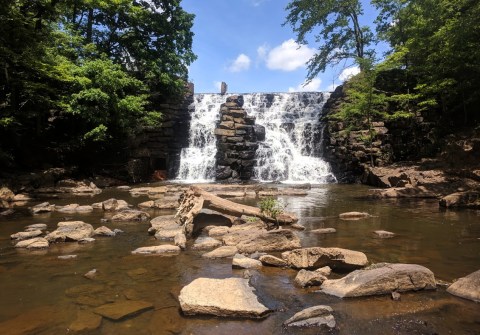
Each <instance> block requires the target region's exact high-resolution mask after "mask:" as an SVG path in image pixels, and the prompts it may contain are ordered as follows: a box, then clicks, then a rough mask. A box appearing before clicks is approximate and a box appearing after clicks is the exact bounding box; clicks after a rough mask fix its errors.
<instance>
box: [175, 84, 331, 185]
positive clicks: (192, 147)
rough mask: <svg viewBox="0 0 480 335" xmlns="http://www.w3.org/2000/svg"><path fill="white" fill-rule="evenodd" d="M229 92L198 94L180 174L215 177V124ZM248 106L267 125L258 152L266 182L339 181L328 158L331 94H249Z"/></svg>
mask: <svg viewBox="0 0 480 335" xmlns="http://www.w3.org/2000/svg"><path fill="white" fill-rule="evenodd" d="M226 97H227V96H225V95H223V96H222V95H219V94H196V95H195V99H194V100H195V102H194V104H195V110H194V111H193V112H192V121H191V125H190V134H189V147H188V148H185V149H182V154H181V162H180V169H179V173H178V179H180V180H183V181H185V182H205V181H213V180H214V178H215V154H216V139H215V136H214V130H215V123H216V121H217V120H218V117H219V110H220V105H221V104H222V103H223V102H225V99H226ZM243 98H244V105H243V108H244V109H245V111H246V112H247V114H248V115H250V116H255V117H256V124H259V125H262V126H264V127H265V129H266V136H265V141H264V142H259V145H260V146H259V149H258V150H257V152H256V156H255V159H256V165H255V168H254V173H255V179H257V180H259V181H261V182H267V181H281V182H285V183H312V184H324V183H329V182H334V181H335V177H334V176H333V175H332V173H331V172H330V167H329V165H328V163H327V162H325V161H324V160H323V159H322V158H321V155H322V152H321V150H322V143H321V140H322V132H323V128H324V127H323V125H321V124H320V116H321V112H322V108H323V105H324V103H325V102H326V100H327V99H328V94H326V93H321V92H296V93H253V94H243Z"/></svg>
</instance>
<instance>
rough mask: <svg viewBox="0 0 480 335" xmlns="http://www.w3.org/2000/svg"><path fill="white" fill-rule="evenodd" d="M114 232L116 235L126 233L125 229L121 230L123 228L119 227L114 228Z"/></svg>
mask: <svg viewBox="0 0 480 335" xmlns="http://www.w3.org/2000/svg"><path fill="white" fill-rule="evenodd" d="M113 232H114V233H115V235H118V234H123V233H124V231H123V230H121V229H118V228H115V229H114V230H113Z"/></svg>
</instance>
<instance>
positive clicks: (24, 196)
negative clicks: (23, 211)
mask: <svg viewBox="0 0 480 335" xmlns="http://www.w3.org/2000/svg"><path fill="white" fill-rule="evenodd" d="M30 200H32V198H31V197H30V196H29V195H28V194H16V195H15V196H14V197H13V200H12V201H14V202H27V201H30Z"/></svg>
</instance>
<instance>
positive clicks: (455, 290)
mask: <svg viewBox="0 0 480 335" xmlns="http://www.w3.org/2000/svg"><path fill="white" fill-rule="evenodd" d="M447 292H448V293H451V294H453V295H456V296H458V297H461V298H465V299H470V300H473V301H475V302H480V270H478V271H475V272H473V273H471V274H469V275H468V276H466V277H463V278H460V279H458V280H457V281H456V282H455V283H453V284H452V285H450V286H449V287H448V289H447Z"/></svg>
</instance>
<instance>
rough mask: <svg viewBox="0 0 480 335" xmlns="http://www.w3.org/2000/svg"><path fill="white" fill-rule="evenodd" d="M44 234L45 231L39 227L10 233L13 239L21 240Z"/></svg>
mask: <svg viewBox="0 0 480 335" xmlns="http://www.w3.org/2000/svg"><path fill="white" fill-rule="evenodd" d="M42 234H43V232H42V231H41V230H38V229H37V230H31V231H21V232H18V233H15V234H12V235H10V238H11V239H12V240H17V241H21V240H28V239H31V238H34V237H37V236H40V235H42Z"/></svg>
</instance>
